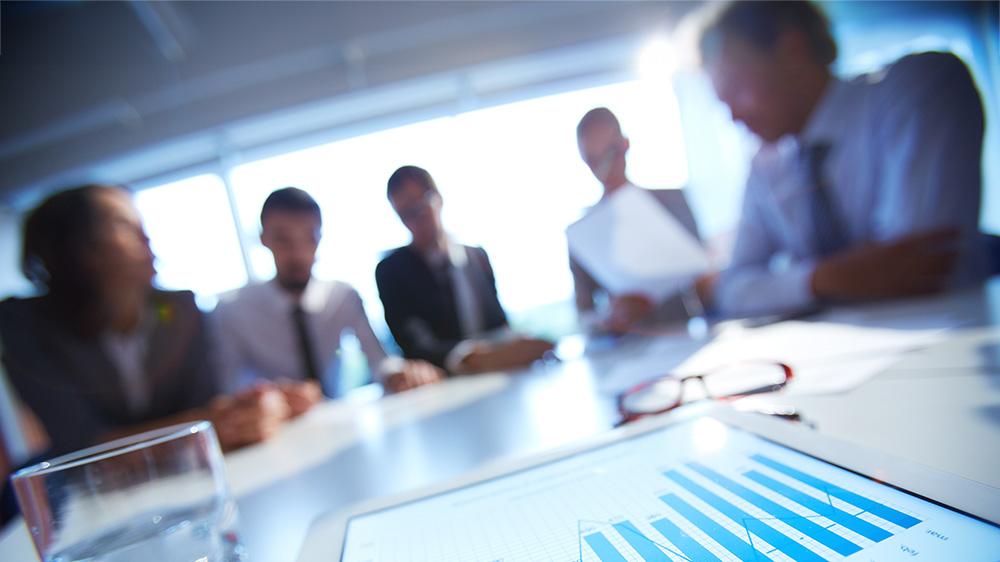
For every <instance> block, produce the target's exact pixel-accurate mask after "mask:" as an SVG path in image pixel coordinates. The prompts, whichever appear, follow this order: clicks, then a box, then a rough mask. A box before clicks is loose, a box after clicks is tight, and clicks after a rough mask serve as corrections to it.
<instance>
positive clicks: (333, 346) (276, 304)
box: [213, 187, 443, 411]
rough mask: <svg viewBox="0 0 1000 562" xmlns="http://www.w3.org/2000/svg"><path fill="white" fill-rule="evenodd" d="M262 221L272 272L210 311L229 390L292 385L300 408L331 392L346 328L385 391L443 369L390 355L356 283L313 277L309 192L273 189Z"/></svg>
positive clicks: (316, 232) (317, 225) (314, 240)
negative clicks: (266, 382) (260, 382)
mask: <svg viewBox="0 0 1000 562" xmlns="http://www.w3.org/2000/svg"><path fill="white" fill-rule="evenodd" d="M260 223H261V235H260V239H261V243H263V245H264V247H266V248H267V249H268V250H270V251H271V255H272V257H273V258H274V266H275V270H276V272H277V274H276V275H275V277H274V279H272V280H270V281H267V282H265V283H258V284H254V285H249V286H246V287H243V288H242V289H239V290H238V291H236V292H235V293H234V294H231V295H228V296H226V297H224V298H223V299H221V301H220V303H219V306H218V307H217V308H216V310H215V312H214V313H213V320H214V324H215V327H216V332H217V340H218V351H219V363H220V365H221V366H222V367H221V368H222V372H223V377H224V379H225V380H226V381H227V386H228V387H230V388H233V389H238V388H245V387H247V386H250V385H253V384H255V383H256V381H258V380H270V381H274V382H276V383H278V384H279V385H280V386H281V387H285V386H286V385H288V384H292V386H293V387H296V386H297V387H298V388H300V389H301V390H302V392H299V393H295V394H293V398H294V399H293V400H292V405H293V406H294V407H295V409H296V410H297V411H305V410H307V409H309V408H310V407H311V406H312V405H313V404H315V403H316V402H317V401H319V400H320V398H321V397H322V395H323V390H324V389H325V393H326V394H327V395H330V396H335V395H336V394H337V392H338V390H339V387H340V385H339V378H338V372H337V367H338V364H337V361H336V358H337V353H338V351H339V350H340V338H341V337H342V336H343V335H344V334H345V333H347V332H351V333H353V334H354V336H355V337H357V339H358V341H359V343H360V344H361V350H362V351H363V352H364V354H365V357H366V358H367V359H368V367H369V369H371V371H372V373H373V378H374V379H375V380H376V381H378V382H381V383H383V384H384V385H385V386H386V387H387V388H388V389H390V390H392V391H401V390H406V389H409V388H413V387H416V386H420V385H423V384H428V383H432V382H437V381H438V380H440V378H441V377H442V376H443V373H441V372H440V370H439V369H437V368H436V367H434V366H432V365H430V364H428V363H426V362H423V361H405V360H403V359H400V358H398V357H389V355H388V354H387V353H386V352H385V350H384V349H383V348H382V344H381V343H380V342H379V340H378V338H377V337H376V336H375V333H374V332H373V331H372V327H371V324H369V322H368V316H366V315H365V309H364V305H363V303H362V301H361V297H360V296H359V295H358V292H357V291H356V290H355V289H354V287H351V286H350V285H348V284H347V283H343V282H340V281H324V280H320V279H316V278H315V277H314V276H313V274H312V270H313V265H315V263H316V249H317V247H318V246H319V242H320V237H321V233H322V226H323V215H322V213H321V211H320V207H319V205H318V204H317V203H316V201H315V200H314V199H313V198H312V196H310V195H309V194H308V193H306V192H305V191H303V190H301V189H297V188H294V187H288V188H284V189H279V190H277V191H275V192H274V193H271V194H270V195H269V196H268V197H267V200H266V201H264V206H263V208H262V209H261V212H260ZM302 381H304V383H305V384H301V383H302Z"/></svg>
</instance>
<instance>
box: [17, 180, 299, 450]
mask: <svg viewBox="0 0 1000 562" xmlns="http://www.w3.org/2000/svg"><path fill="white" fill-rule="evenodd" d="M22 267H23V270H24V273H25V275H26V276H27V277H28V278H29V279H30V280H31V281H32V282H33V283H34V284H35V285H36V286H37V287H38V288H39V289H40V291H41V292H42V295H41V296H39V297H35V298H29V299H15V298H11V299H7V300H6V301H4V302H2V303H0V337H2V339H3V361H4V364H5V366H6V368H7V372H8V374H9V377H10V380H11V382H12V384H13V386H14V388H15V389H16V391H17V394H18V396H19V397H20V399H21V400H22V401H23V402H24V404H25V405H26V406H27V407H28V408H29V409H30V410H31V411H32V412H34V414H35V415H36V416H37V417H38V418H39V420H40V421H41V423H42V426H43V427H44V428H45V431H46V432H47V433H48V437H49V441H50V446H51V451H50V452H51V453H52V454H60V453H65V452H68V451H72V450H76V449H80V448H83V447H86V446H89V445H92V444H94V443H97V442H100V441H104V440H107V439H111V438H114V437H119V436H122V435H125V434H129V433H135V432H139V431H142V430H146V429H151V428H154V427H159V426H165V425H169V424H173V423H181V422H185V421H191V420H196V419H207V420H209V421H211V422H213V423H214V424H215V427H216V431H217V432H218V434H219V439H220V441H221V443H222V446H223V448H226V449H232V448H235V447H239V446H242V445H246V444H250V443H255V442H257V441H260V440H263V439H265V438H267V437H268V436H269V435H271V434H272V433H273V432H274V431H276V429H277V428H278V427H279V426H280V425H281V423H282V422H283V420H284V419H285V418H287V417H288V415H289V406H288V403H287V401H286V399H285V396H284V394H283V393H282V392H281V391H279V390H278V389H277V388H275V387H271V386H261V387H256V388H254V389H251V390H249V391H247V392H245V393H243V394H240V395H237V396H232V397H222V396H217V393H218V388H219V384H218V381H217V379H216V375H215V372H214V369H213V368H212V365H211V364H210V360H209V357H210V353H209V342H208V334H207V331H206V326H205V321H204V317H203V315H202V314H201V312H200V311H199V310H198V308H197V307H196V306H195V303H194V298H193V295H192V294H191V293H190V292H188V291H181V292H168V291H161V290H158V289H155V288H154V287H153V285H152V280H153V276H154V275H155V268H154V260H153V253H152V251H151V250H150V247H149V239H148V238H147V237H146V234H145V232H144V230H143V227H142V222H141V220H140V218H139V213H138V211H137V210H136V208H135V206H134V205H133V203H132V199H131V197H130V195H129V194H128V192H127V191H125V190H124V189H121V188H118V187H111V186H101V185H87V186H83V187H78V188H75V189H70V190H67V191H63V192H61V193H58V194H55V195H53V196H51V197H49V198H48V199H46V200H45V201H44V202H43V203H42V204H41V205H40V206H38V207H37V208H36V209H35V210H34V211H32V212H31V213H30V214H29V215H28V218H27V221H26V223H25V227H24V241H23V256H22Z"/></svg>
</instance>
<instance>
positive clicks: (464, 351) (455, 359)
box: [444, 340, 482, 375]
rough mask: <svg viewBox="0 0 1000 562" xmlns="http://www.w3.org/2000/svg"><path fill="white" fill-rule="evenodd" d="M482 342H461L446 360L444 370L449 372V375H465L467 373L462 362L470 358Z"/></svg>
mask: <svg viewBox="0 0 1000 562" xmlns="http://www.w3.org/2000/svg"><path fill="white" fill-rule="evenodd" d="M481 343H482V342H481V341H479V340H465V341H463V342H460V343H459V344H458V345H456V346H455V347H454V348H452V350H451V351H449V352H448V355H447V356H446V357H445V359H444V368H445V369H447V370H448V372H449V373H454V374H456V375H461V374H464V373H465V372H466V371H465V369H464V368H463V367H462V362H463V361H465V358H466V357H468V356H469V354H471V353H472V352H473V351H475V350H476V348H477V347H479V345H480V344H481Z"/></svg>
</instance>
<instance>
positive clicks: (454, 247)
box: [423, 236, 468, 269]
mask: <svg viewBox="0 0 1000 562" xmlns="http://www.w3.org/2000/svg"><path fill="white" fill-rule="evenodd" d="M446 245H447V248H446V251H445V252H441V251H438V250H435V251H433V252H431V253H427V254H423V258H424V259H425V260H426V261H427V263H428V264H429V265H430V266H431V267H435V266H439V265H441V264H442V263H444V262H445V260H447V261H449V262H451V265H452V266H454V267H456V268H459V269H461V268H463V267H465V264H466V262H467V261H468V256H466V254H465V248H464V247H463V246H462V245H461V244H459V243H458V242H455V241H454V240H452V238H451V237H450V236H449V237H448V239H447V241H446Z"/></svg>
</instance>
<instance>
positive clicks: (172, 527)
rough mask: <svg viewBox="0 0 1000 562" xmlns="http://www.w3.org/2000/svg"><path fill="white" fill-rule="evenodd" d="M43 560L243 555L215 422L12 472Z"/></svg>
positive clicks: (216, 560)
mask: <svg viewBox="0 0 1000 562" xmlns="http://www.w3.org/2000/svg"><path fill="white" fill-rule="evenodd" d="M12 482H13V484H14V490H15V492H16V493H17V499H18V503H19V504H20V506H21V513H22V514H23V515H24V519H25V523H26V524H27V526H28V530H29V531H30V534H31V538H32V540H33V541H34V544H35V549H36V550H37V551H38V555H39V557H40V558H41V559H42V560H43V561H44V562H124V561H126V560H129V561H134V560H142V561H148V562H160V561H162V562H236V561H241V560H245V559H246V553H245V550H244V548H243V547H242V545H241V544H240V542H239V538H238V535H237V533H236V519H237V513H236V504H235V503H234V502H233V500H232V499H231V498H230V496H229V491H228V486H227V484H226V473H225V464H224V462H223V458H222V451H221V449H220V448H219V441H218V439H217V437H216V435H215V430H214V429H213V428H212V424H211V423H209V422H204V421H203V422H194V423H187V424H182V425H176V426H172V427H167V428H163V429H157V430H154V431H150V432H147V433H143V434H140V435H135V436H131V437H126V438H124V439H119V440H117V441H112V442H109V443H105V444H102V445H98V446H96V447H92V448H89V449H85V450H82V451H78V452H75V453H71V454H68V455H65V456H62V457H58V458H55V459H52V460H50V461H46V462H43V463H41V464H37V465H35V466H31V467H28V468H25V469H23V470H20V471H18V472H17V473H16V474H15V475H14V476H13V477H12Z"/></svg>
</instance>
